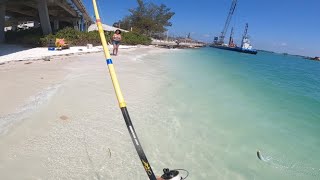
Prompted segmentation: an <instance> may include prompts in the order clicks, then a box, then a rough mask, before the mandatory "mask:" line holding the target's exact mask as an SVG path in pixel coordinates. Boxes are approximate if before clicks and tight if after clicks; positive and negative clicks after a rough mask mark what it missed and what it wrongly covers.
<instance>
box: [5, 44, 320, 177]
mask: <svg viewBox="0 0 320 180" xmlns="http://www.w3.org/2000/svg"><path fill="white" fill-rule="evenodd" d="M167 52H168V53H162V54H159V53H157V54H153V55H152V54H151V55H150V54H149V55H146V54H147V53H146V54H143V55H138V54H136V52H135V51H130V52H129V53H128V54H127V55H126V57H125V58H123V59H126V58H127V59H128V60H121V61H120V60H114V63H115V67H116V70H117V74H118V78H119V81H120V85H121V88H122V91H123V94H124V97H125V99H126V102H127V105H128V110H129V113H130V116H131V119H132V121H133V124H134V126H135V129H136V132H137V135H138V136H139V139H140V141H141V143H142V146H143V148H144V151H145V153H146V155H147V157H148V159H149V162H150V164H151V165H152V167H153V170H154V171H155V173H156V174H157V175H160V174H161V173H162V171H161V170H162V168H166V167H168V168H184V169H187V170H188V171H189V172H190V176H189V178H188V179H196V180H200V179H225V180H231V179H232V180H235V179H245V180H247V179H257V180H260V179H261V180H270V179H281V180H286V179H288V180H289V179H310V180H313V179H320V158H319V156H318V155H317V152H318V150H319V148H320V140H319V134H320V122H319V119H320V112H319V110H318V109H319V107H320V79H319V77H320V72H319V69H320V63H318V62H314V61H307V60H303V59H300V58H297V57H292V56H282V55H276V54H268V53H259V54H258V55H257V56H253V55H246V54H238V53H235V52H228V51H223V50H217V49H212V48H203V49H197V50H172V51H167ZM67 68H70V70H72V73H71V74H69V75H68V77H67V78H66V79H65V80H64V81H63V82H61V83H60V84H59V86H57V87H56V86H54V87H56V88H54V91H45V92H44V94H40V95H41V96H40V95H39V98H35V99H34V100H35V102H33V101H32V102H31V103H29V104H27V105H28V106H27V107H29V108H27V109H26V110H23V109H22V110H23V111H21V112H20V111H19V112H18V113H17V114H13V115H10V116H8V117H7V119H5V120H12V119H15V120H19V121H20V120H21V121H23V122H24V123H21V125H19V126H18V127H15V128H16V129H15V130H14V131H12V132H11V133H9V137H8V138H7V139H6V138H4V140H5V142H4V143H2V144H0V146H1V147H2V149H1V148H0V151H1V153H0V160H1V161H0V174H1V175H0V177H1V178H2V179H23V178H29V179H37V178H38V179H117V180H118V179H124V180H125V179H126V180H127V179H130V178H131V179H146V178H147V176H146V174H145V172H144V170H143V167H142V165H141V163H140V161H139V158H138V156H137V153H136V152H135V149H134V146H133V144H132V142H131V139H130V136H129V134H128V131H127V128H126V126H125V122H124V120H123V118H122V115H121V112H120V110H119V108H118V106H117V102H116V98H115V94H114V92H113V88H112V85H111V81H110V78H109V77H108V73H107V68H106V65H105V62H104V61H103V56H102V54H96V55H88V56H81V57H79V59H78V61H76V62H74V63H72V64H71V65H69V66H68V67H67ZM45 95H46V96H45ZM48 95H50V96H48ZM36 97H38V96H36ZM39 102H41V103H39ZM62 116H63V117H66V119H65V120H63V119H61V117H62ZM2 120H4V119H2ZM3 122H4V121H3ZM5 122H9V121H5ZM10 122H11V121H10ZM10 137H12V139H10ZM6 143H8V144H6ZM258 149H259V150H260V151H261V154H262V156H263V160H264V161H261V160H259V159H258V158H257V156H256V151H257V150H258ZM26 164H28V166H26ZM17 169H19V173H16V171H17Z"/></svg>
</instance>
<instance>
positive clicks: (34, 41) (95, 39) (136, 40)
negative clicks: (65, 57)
mask: <svg viewBox="0 0 320 180" xmlns="http://www.w3.org/2000/svg"><path fill="white" fill-rule="evenodd" d="M112 34H113V33H112V32H105V36H106V40H107V41H108V42H111V36H112ZM56 38H64V39H65V40H66V42H67V43H68V44H69V45H70V46H85V45H87V44H93V45H94V46H97V45H101V40H100V35H99V33H98V32H97V31H91V32H80V31H78V30H75V29H73V28H70V27H67V28H64V29H62V30H60V31H58V32H57V33H56V34H49V35H46V36H42V31H41V29H40V28H39V29H30V30H21V31H17V32H14V31H8V32H6V39H7V42H9V43H19V44H30V45H35V46H47V45H48V42H49V41H50V40H53V41H55V39H56ZM150 43H151V39H150V38H149V37H147V36H144V35H141V34H138V33H135V32H127V33H125V32H123V33H122V42H121V44H126V45H137V44H143V45H149V44H150Z"/></svg>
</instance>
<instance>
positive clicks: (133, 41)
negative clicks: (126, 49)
mask: <svg viewBox="0 0 320 180" xmlns="http://www.w3.org/2000/svg"><path fill="white" fill-rule="evenodd" d="M121 43H122V44H127V45H137V44H143V45H149V44H151V39H150V38H149V37H147V36H145V35H142V34H138V33H136V32H127V33H126V32H123V33H122V42H121Z"/></svg>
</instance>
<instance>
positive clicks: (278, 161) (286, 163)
mask: <svg viewBox="0 0 320 180" xmlns="http://www.w3.org/2000/svg"><path fill="white" fill-rule="evenodd" d="M261 160H262V161H264V162H266V163H267V164H269V165H270V166H271V167H272V168H276V169H279V170H281V171H284V172H288V173H290V174H294V175H300V176H301V175H307V176H313V177H320V169H319V168H315V167H312V166H310V165H307V164H303V163H300V162H294V161H290V160H286V159H284V158H278V157H275V156H272V155H269V154H264V155H261Z"/></svg>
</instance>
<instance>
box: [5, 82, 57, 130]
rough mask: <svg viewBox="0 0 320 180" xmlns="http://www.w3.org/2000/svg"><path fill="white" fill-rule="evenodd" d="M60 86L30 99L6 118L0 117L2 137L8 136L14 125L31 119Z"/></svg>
mask: <svg viewBox="0 0 320 180" xmlns="http://www.w3.org/2000/svg"><path fill="white" fill-rule="evenodd" d="M60 86H61V84H57V85H54V86H51V87H48V88H46V89H45V90H43V91H41V92H40V93H38V94H37V95H35V96H32V97H30V98H29V100H28V101H27V103H26V104H25V105H23V106H22V107H20V108H18V110H17V111H16V112H14V113H11V114H8V115H5V116H0V135H4V134H6V133H7V132H8V130H9V128H10V127H11V126H12V125H13V124H15V123H18V122H21V121H22V120H24V119H25V118H27V117H29V116H30V115H31V114H32V112H34V111H35V110H36V109H38V108H39V107H40V106H41V105H43V104H44V103H46V102H47V101H48V100H49V99H50V98H51V97H52V96H53V95H54V94H55V92H56V91H57V89H58V88H59V87H60Z"/></svg>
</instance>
